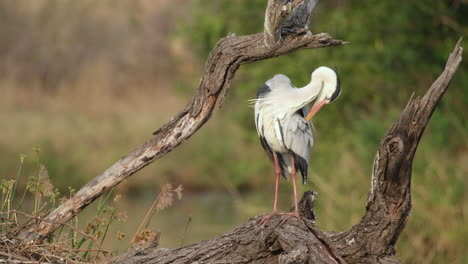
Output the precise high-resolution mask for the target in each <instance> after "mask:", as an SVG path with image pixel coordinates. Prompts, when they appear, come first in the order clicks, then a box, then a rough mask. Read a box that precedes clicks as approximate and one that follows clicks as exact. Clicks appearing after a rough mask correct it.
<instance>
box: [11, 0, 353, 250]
mask: <svg viewBox="0 0 468 264" xmlns="http://www.w3.org/2000/svg"><path fill="white" fill-rule="evenodd" d="M303 1H304V0H295V1H294V3H295V4H298V3H300V2H303ZM306 1H308V0H306ZM273 2H275V3H277V2H280V1H269V4H268V9H269V10H272V11H275V12H276V13H277V12H283V7H282V5H275V6H274V7H273V6H272V3H273ZM265 43H266V42H265V34H263V33H259V34H254V35H248V36H239V37H237V36H228V37H226V38H223V39H221V40H219V41H218V43H217V44H216V46H215V47H214V48H213V50H212V51H211V53H210V55H209V57H208V60H207V62H206V65H205V69H204V75H203V77H202V79H201V82H200V85H199V86H198V89H197V90H196V93H195V95H194V97H193V99H192V101H191V102H190V103H189V104H188V105H187V106H186V107H185V109H183V110H182V111H181V112H180V113H178V114H177V115H176V116H174V117H173V118H172V120H170V121H169V122H168V123H167V124H165V125H164V126H163V127H161V128H160V129H159V130H158V131H156V132H155V133H154V135H155V136H154V138H152V139H150V140H148V141H147V142H146V143H144V144H143V145H141V146H140V147H138V148H137V149H135V150H134V151H133V152H132V153H130V154H128V155H127V156H125V157H124V158H122V159H121V160H119V161H117V162H116V163H115V164H114V165H112V166H111V167H110V168H108V169H107V170H106V171H105V172H104V173H102V174H101V175H98V176H97V177H95V178H94V179H93V180H92V181H90V182H89V183H88V184H86V185H85V186H84V187H82V188H81V189H80V190H79V191H78V192H77V193H76V195H75V196H73V197H72V198H70V199H69V200H68V201H66V202H65V203H63V204H62V205H61V206H60V207H58V208H57V209H55V210H54V211H53V212H51V213H50V214H49V215H47V216H46V217H45V218H44V221H40V222H39V223H38V224H37V225H34V226H33V227H31V228H29V229H28V230H25V231H22V233H21V234H20V238H21V239H22V240H23V241H27V242H33V241H41V240H42V239H44V238H45V237H47V236H49V235H50V234H51V233H52V232H54V231H55V230H56V229H57V228H58V227H60V224H58V223H64V222H67V221H68V220H70V219H71V218H72V217H73V216H75V215H76V214H78V213H79V212H80V211H81V210H82V209H83V208H85V207H86V206H88V205H89V204H90V203H92V202H93V201H94V200H95V199H96V198H98V197H99V196H100V195H102V194H103V193H104V192H106V191H107V190H109V189H110V188H112V187H113V186H115V185H117V184H119V183H121V182H122V181H124V180H125V179H127V178H128V177H129V176H131V175H133V174H134V173H135V172H137V171H139V170H141V169H142V168H144V167H145V166H147V165H149V164H150V163H152V162H153V161H155V160H157V159H159V158H161V157H162V156H164V155H165V154H167V153H168V152H170V151H171V150H173V149H174V148H176V147H177V146H179V145H180V144H181V143H182V142H184V141H185V140H187V139H188V138H189V137H190V136H192V135H193V134H194V133H195V132H197V131H198V129H199V128H200V127H202V126H203V124H205V122H206V121H208V119H209V118H210V116H211V113H212V112H213V109H214V107H215V105H216V102H217V101H218V100H222V98H223V96H224V95H225V94H226V92H227V91H228V89H229V88H230V85H231V81H232V79H233V78H234V75H235V73H236V71H237V69H238V68H239V66H240V65H241V64H247V63H251V62H255V61H259V60H263V59H267V58H271V57H276V56H280V55H283V54H286V53H290V52H294V51H296V50H302V49H313V48H322V47H328V46H336V45H341V44H343V43H344V42H343V41H341V40H334V39H332V38H331V36H330V35H328V34H326V33H322V34H317V35H312V34H311V33H310V32H308V33H306V34H302V35H300V36H298V35H294V34H291V35H289V36H287V37H286V38H285V39H284V40H283V41H281V43H279V44H278V45H276V46H275V47H274V48H273V49H272V48H271V47H268V46H266V44H265Z"/></svg>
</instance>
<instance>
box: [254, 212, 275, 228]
mask: <svg viewBox="0 0 468 264" xmlns="http://www.w3.org/2000/svg"><path fill="white" fill-rule="evenodd" d="M277 214H278V213H277V212H271V213H269V214H267V215H266V216H265V217H263V219H262V221H260V223H258V226H264V225H265V224H266V222H268V220H270V218H272V217H273V216H274V215H277Z"/></svg>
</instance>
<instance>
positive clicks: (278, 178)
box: [273, 152, 281, 212]
mask: <svg viewBox="0 0 468 264" xmlns="http://www.w3.org/2000/svg"><path fill="white" fill-rule="evenodd" d="M273 159H274V160H275V176H276V183H275V203H274V204H273V212H276V211H277V209H278V191H279V181H280V173H281V169H280V166H279V162H278V156H277V155H276V153H275V152H273Z"/></svg>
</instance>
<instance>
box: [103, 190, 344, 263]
mask: <svg viewBox="0 0 468 264" xmlns="http://www.w3.org/2000/svg"><path fill="white" fill-rule="evenodd" d="M306 196H307V199H309V198H310V196H308V195H306ZM304 198H305V197H304ZM305 201H306V200H305V199H303V200H302V202H304V203H303V204H304V207H303V208H305V207H306V206H305V204H306V202H305ZM309 209H312V208H309ZM306 211H307V210H306ZM306 211H302V213H304V212H306ZM302 216H305V215H302ZM263 217H264V215H261V216H257V217H255V218H253V219H250V220H249V221H248V222H247V223H245V224H243V225H241V226H239V227H237V228H236V229H235V230H234V231H232V232H230V233H227V234H224V235H222V236H219V237H217V238H215V239H213V240H210V241H204V242H200V243H197V244H195V245H192V246H187V247H183V248H178V249H174V250H171V249H165V248H160V249H158V248H145V249H143V248H133V249H132V250H130V251H128V252H127V253H126V254H124V255H122V256H119V257H118V258H116V259H114V260H112V261H111V262H110V263H112V264H120V263H129V264H136V263H148V264H150V263H161V264H164V263H172V264H177V263H323V264H325V263H327V264H328V263H330V264H345V263H346V262H345V260H344V259H343V258H342V257H341V256H340V255H339V254H337V251H336V250H335V249H334V248H333V247H330V246H329V242H327V241H326V240H327V238H326V236H325V235H324V234H323V233H322V232H321V231H320V230H318V229H317V228H316V227H315V222H313V221H310V220H307V219H305V218H302V219H301V220H298V219H296V218H291V219H289V220H288V221H286V222H285V223H282V221H283V220H284V219H286V217H287V216H280V215H276V216H274V217H272V218H271V219H270V220H269V221H268V222H267V224H266V226H260V225H259V224H260V221H261V220H262V218H263Z"/></svg>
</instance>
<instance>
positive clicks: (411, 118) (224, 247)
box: [111, 41, 463, 264]
mask: <svg viewBox="0 0 468 264" xmlns="http://www.w3.org/2000/svg"><path fill="white" fill-rule="evenodd" d="M462 50H463V49H462V48H461V47H460V41H458V42H457V44H456V46H455V49H454V51H453V52H452V54H451V55H450V57H449V59H448V61H447V65H446V67H445V70H444V72H443V73H442V74H441V75H440V77H439V78H438V79H437V80H436V81H435V82H434V83H433V84H432V86H431V88H430V89H429V90H428V91H427V92H426V94H425V95H424V96H423V97H422V98H420V97H417V98H415V99H411V100H410V101H409V103H408V105H407V106H406V108H405V110H404V111H403V113H402V114H401V116H400V119H399V120H398V122H397V123H396V124H394V125H393V126H392V127H391V128H390V130H389V131H388V132H387V135H385V136H384V138H383V140H382V142H381V144H380V146H379V150H378V152H377V154H376V157H375V160H374V168H373V171H372V177H371V189H370V192H369V198H368V201H367V205H366V213H365V215H364V216H363V218H362V219H361V222H360V223H359V224H357V225H356V226H354V227H352V228H351V229H350V230H349V231H346V232H339V233H337V232H334V233H323V232H322V231H320V230H318V229H317V228H316V227H315V225H314V223H313V222H312V221H310V220H307V219H304V218H307V217H306V215H307V214H308V212H309V214H310V212H311V208H310V207H311V206H313V203H314V199H315V197H314V195H315V194H314V193H313V192H312V193H308V194H307V193H306V195H305V197H304V198H303V199H302V201H301V203H300V204H301V205H300V208H301V212H300V213H301V215H302V216H303V217H304V218H303V220H300V221H299V220H297V219H296V218H291V219H289V220H288V221H286V222H285V223H284V224H283V225H281V224H280V222H281V221H282V219H283V218H282V216H274V217H272V218H271V220H270V222H268V225H267V226H265V227H260V226H259V222H260V220H261V219H262V216H257V217H256V218H254V219H251V220H250V221H248V222H247V223H245V224H243V225H241V226H239V227H237V228H236V229H235V230H234V231H232V232H231V233H227V234H224V235H221V236H219V237H217V238H215V239H213V240H210V241H203V242H200V243H197V244H194V245H191V246H187V247H183V248H178V249H173V250H171V249H158V248H146V249H136V250H133V251H129V252H127V253H126V254H125V255H123V256H120V257H119V258H116V259H115V260H114V261H112V262H111V263H114V264H117V263H129V264H133V263H174V264H181V263H197V262H198V263H349V264H354V263H355V264H363V263H369V264H370V263H381V264H398V263H401V262H400V261H399V260H397V259H396V258H395V257H394V255H395V250H394V245H395V244H396V242H397V240H398V236H399V234H400V233H401V231H402V230H403V228H404V226H405V224H406V221H407V220H408V216H409V212H410V210H411V193H410V186H411V166H412V161H413V157H414V154H415V152H416V149H417V146H418V143H419V141H420V139H421V137H422V134H423V132H424V129H425V127H426V125H427V123H428V121H429V119H430V117H431V114H432V113H433V111H434V109H435V107H436V105H437V103H438V102H439V101H440V99H441V98H442V95H443V94H444V92H445V91H446V89H447V88H448V86H449V84H450V81H451V80H452V78H453V75H454V74H455V72H456V70H457V68H458V65H459V64H460V62H461V55H462Z"/></svg>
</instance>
